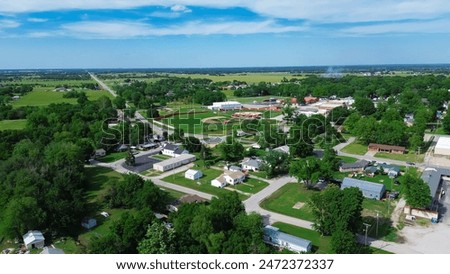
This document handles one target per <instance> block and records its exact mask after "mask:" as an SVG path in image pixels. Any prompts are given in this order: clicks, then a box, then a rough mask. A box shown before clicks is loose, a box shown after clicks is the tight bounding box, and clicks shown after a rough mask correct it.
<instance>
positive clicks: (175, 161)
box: [153, 154, 196, 172]
mask: <svg viewBox="0 0 450 274" xmlns="http://www.w3.org/2000/svg"><path fill="white" fill-rule="evenodd" d="M195 159H196V158H195V155H192V154H182V155H180V156H178V157H176V158H170V159H167V160H164V161H161V162H159V163H156V164H153V169H156V170H158V171H161V172H165V171H167V170H172V169H175V168H177V167H180V166H182V165H186V164H189V163H191V162H194V161H195Z"/></svg>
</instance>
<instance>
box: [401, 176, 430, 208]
mask: <svg viewBox="0 0 450 274" xmlns="http://www.w3.org/2000/svg"><path fill="white" fill-rule="evenodd" d="M403 185H404V189H405V199H406V202H407V203H408V204H409V205H410V206H412V207H415V208H427V207H428V206H430V205H431V200H432V198H431V193H430V187H429V186H428V184H426V183H425V182H424V181H423V180H422V179H421V178H420V177H419V174H418V173H417V171H416V170H415V169H408V171H407V172H406V174H405V176H404V181H403Z"/></svg>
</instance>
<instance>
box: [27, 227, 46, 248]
mask: <svg viewBox="0 0 450 274" xmlns="http://www.w3.org/2000/svg"><path fill="white" fill-rule="evenodd" d="M22 238H23V242H24V244H25V246H26V247H27V249H32V248H44V244H45V238H44V235H42V232H40V231H38V230H30V231H28V233H27V234H25V235H23V236H22Z"/></svg>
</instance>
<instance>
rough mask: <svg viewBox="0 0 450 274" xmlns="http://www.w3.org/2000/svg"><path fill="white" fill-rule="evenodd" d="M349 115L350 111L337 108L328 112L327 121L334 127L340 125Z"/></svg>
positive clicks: (344, 108)
mask: <svg viewBox="0 0 450 274" xmlns="http://www.w3.org/2000/svg"><path fill="white" fill-rule="evenodd" d="M349 115H350V111H349V110H348V109H347V108H346V107H337V108H334V109H332V110H331V111H330V113H329V114H328V117H327V119H328V120H329V121H330V122H333V123H335V124H336V125H342V124H343V123H344V121H345V119H347V117H348V116H349Z"/></svg>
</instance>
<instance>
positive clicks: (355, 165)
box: [341, 160, 369, 169]
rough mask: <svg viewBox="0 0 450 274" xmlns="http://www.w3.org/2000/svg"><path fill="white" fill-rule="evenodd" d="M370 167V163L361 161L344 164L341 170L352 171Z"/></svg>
mask: <svg viewBox="0 0 450 274" xmlns="http://www.w3.org/2000/svg"><path fill="white" fill-rule="evenodd" d="M368 165H369V162H368V161H366V160H361V161H358V162H355V163H342V164H341V168H343V169H352V168H365V167H366V166H368Z"/></svg>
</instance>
